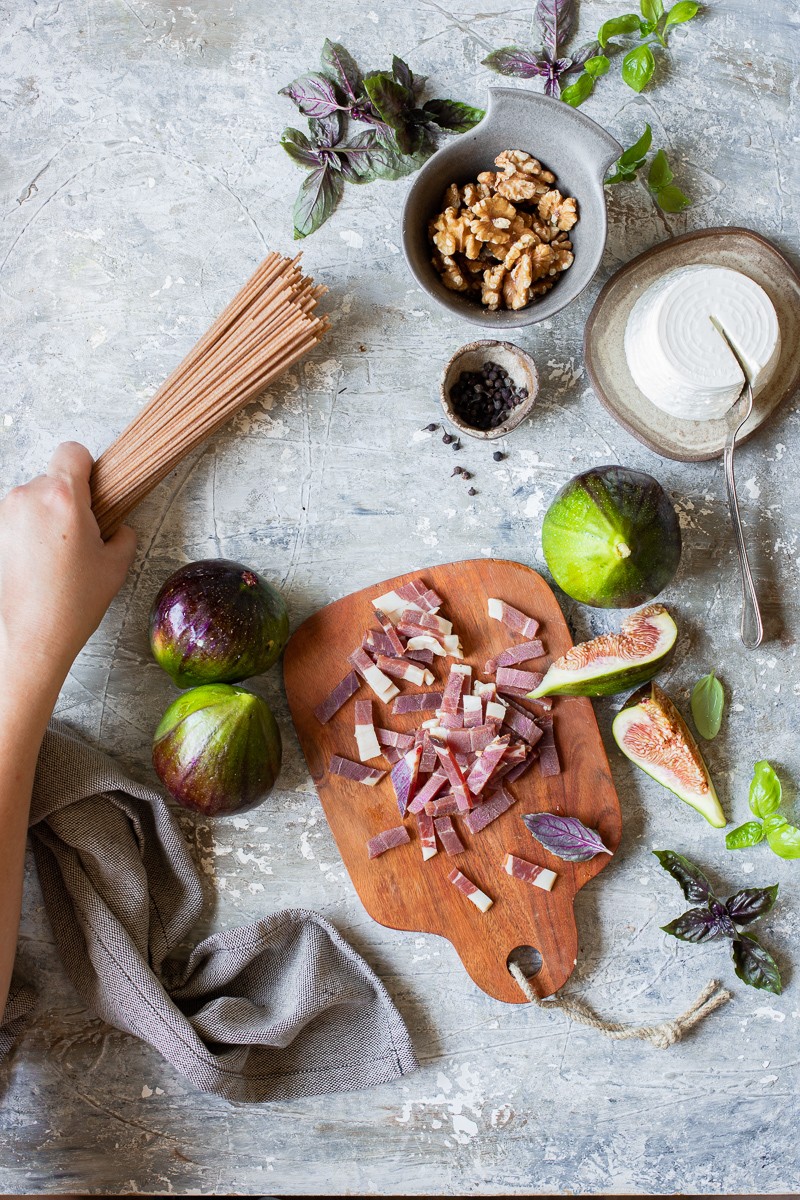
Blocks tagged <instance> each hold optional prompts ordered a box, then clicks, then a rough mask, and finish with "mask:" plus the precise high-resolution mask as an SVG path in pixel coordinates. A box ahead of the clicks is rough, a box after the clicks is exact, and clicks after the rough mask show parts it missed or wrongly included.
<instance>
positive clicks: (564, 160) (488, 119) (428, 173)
mask: <svg viewBox="0 0 800 1200" xmlns="http://www.w3.org/2000/svg"><path fill="white" fill-rule="evenodd" d="M502 150H527V151H528V153H529V154H533V155H534V157H535V158H538V159H540V160H541V162H542V163H543V164H544V166H545V167H547V168H548V170H550V171H552V172H553V173H554V174H555V176H556V180H557V182H556V185H555V186H556V187H557V188H558V189H559V191H561V192H562V193H563V194H564V195H568V196H574V197H575V198H576V200H577V201H578V212H579V214H580V219H579V221H578V223H577V225H575V226H574V228H573V229H572V230H571V231H570V238H571V240H572V244H573V247H574V254H575V261H574V262H573V264H572V266H571V267H570V268H569V270H567V271H565V272H564V273H563V275H562V276H561V278H560V279H559V280H558V282H557V283H556V285H555V287H553V288H552V289H551V290H550V291H549V292H547V294H546V295H544V296H542V297H541V299H539V300H535V301H534V302H533V303H532V304H529V305H528V306H527V308H520V309H517V310H515V311H514V310H510V309H509V310H507V309H503V310H498V311H497V312H489V311H488V310H487V309H486V308H484V307H483V306H482V305H481V304H479V303H478V302H476V301H475V300H472V299H467V298H466V297H464V296H463V295H462V294H461V293H460V292H451V291H449V290H448V288H446V287H445V286H444V284H443V283H442V281H441V279H440V278H439V275H438V273H437V271H436V270H435V268H434V267H433V264H432V263H431V245H430V242H429V241H428V222H429V221H430V219H431V217H433V216H435V215H436V213H438V212H440V211H441V201H442V195H443V193H444V191H445V188H447V187H448V186H449V184H451V183H458V184H464V183H468V182H469V181H470V180H474V179H475V178H477V176H478V174H479V172H481V171H489V170H491V169H492V168H493V166H494V160H495V158H496V156H497V155H498V154H499V153H500V152H501V151H502ZM621 153H622V147H621V146H620V144H619V142H617V141H615V139H614V138H613V137H612V136H611V134H610V133H606V131H605V129H602V128H601V127H600V126H599V125H598V124H596V122H594V121H592V120H591V119H590V118H589V117H586V116H584V115H583V113H581V112H578V111H577V109H574V108H570V106H569V105H568V104H564V103H563V101H561V100H551V99H550V98H549V97H548V96H542V95H541V94H539V93H538V92H530V91H527V90H522V89H521V88H506V87H497V88H490V89H489V103H488V109H487V112H486V116H485V117H484V119H483V120H482V121H481V123H480V124H479V125H476V126H475V128H474V129H472V130H470V132H469V133H462V134H460V135H459V136H458V137H454V138H452V139H451V140H449V141H447V142H446V143H445V145H444V146H442V148H441V150H438V151H437V152H436V154H434V155H433V157H432V158H430V159H429V160H428V162H427V163H426V164H425V166H424V167H423V168H422V169H421V170H420V171H419V173H418V174H417V176H416V179H415V180H414V182H413V184H412V186H411V190H410V191H409V193H408V197H407V199H406V203H405V207H404V208H403V218H402V230H401V237H402V241H403V250H404V253H405V256H406V262H407V263H408V265H409V267H410V268H411V272H412V274H413V275H414V278H415V279H416V280H417V282H418V283H419V285H420V286H421V287H422V288H424V290H425V291H426V292H427V293H428V295H429V296H433V298H434V300H437V301H438V302H439V304H441V305H442V307H443V308H446V309H447V310H448V311H449V312H451V313H453V314H454V315H455V316H458V317H462V318H463V319H464V320H465V321H470V322H472V324H473V325H483V326H484V327H486V328H490V329H493V330H496V331H498V335H500V334H501V331H502V330H505V329H513V328H516V327H518V326H520V325H533V324H535V323H536V322H537V321H543V320H545V319H546V318H547V317H552V316H553V314H554V313H557V312H560V311H561V309H562V308H565V307H566V305H567V304H570V303H571V302H572V301H573V300H574V299H575V297H576V296H579V295H580V293H581V292H582V291H583V289H584V288H585V287H586V285H587V284H588V283H589V282H590V281H591V279H592V277H593V276H594V274H595V272H596V270H597V268H598V267H599V265H600V259H601V258H602V256H603V247H604V246H605V242H606V224H607V223H606V201H605V194H604V189H603V179H604V178H605V175H606V172H607V170H608V168H609V167H610V165H611V163H612V162H614V161H615V160H616V159H617V158H619V156H620V154H621Z"/></svg>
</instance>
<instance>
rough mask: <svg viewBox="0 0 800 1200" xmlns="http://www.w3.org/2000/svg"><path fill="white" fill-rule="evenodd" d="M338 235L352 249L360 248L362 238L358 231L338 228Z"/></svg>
mask: <svg viewBox="0 0 800 1200" xmlns="http://www.w3.org/2000/svg"><path fill="white" fill-rule="evenodd" d="M339 237H340V238H341V239H342V241H343V242H344V243H345V245H346V246H350V248H351V249H352V250H360V249H361V247H362V246H363V245H364V239H363V237H362V236H361V234H360V233H356V231H355V229H340V230H339Z"/></svg>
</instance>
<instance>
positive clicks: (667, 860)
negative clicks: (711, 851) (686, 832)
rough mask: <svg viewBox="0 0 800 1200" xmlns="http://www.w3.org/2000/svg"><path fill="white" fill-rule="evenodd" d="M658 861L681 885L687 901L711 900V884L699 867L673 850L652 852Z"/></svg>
mask: <svg viewBox="0 0 800 1200" xmlns="http://www.w3.org/2000/svg"><path fill="white" fill-rule="evenodd" d="M653 854H655V856H656V858H657V859H658V861H659V862H660V863H661V866H662V867H663V868H664V870H665V871H669V873H670V875H671V876H672V878H673V879H676V880H677V881H678V883H679V884H680V885H681V890H682V891H683V894H684V896H685V897H686V899H687V900H694V901H698V900H712V899H713V894H712V891H711V884H710V883H709V882H708V880H707V879H706V877H705V875H704V874H703V872H702V871H701V870H700V868H699V867H696V866H695V865H694V863H693V862H689V859H688V858H684V857H683V855H682V854H676V852H675V851H674V850H654V851H653Z"/></svg>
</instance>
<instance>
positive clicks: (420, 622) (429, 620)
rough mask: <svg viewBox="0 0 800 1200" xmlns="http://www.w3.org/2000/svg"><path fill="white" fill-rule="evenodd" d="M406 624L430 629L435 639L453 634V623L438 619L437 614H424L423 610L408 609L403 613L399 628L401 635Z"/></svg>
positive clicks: (441, 618) (442, 618)
mask: <svg viewBox="0 0 800 1200" xmlns="http://www.w3.org/2000/svg"><path fill="white" fill-rule="evenodd" d="M405 624H413V625H416V627H417V628H418V629H429V630H430V631H431V633H432V634H433V635H434V637H436V636H438V635H439V634H442V635H445V634H448V633H452V632H453V622H452V621H447V620H445V618H444V617H437V616H436V614H435V613H431V612H423V611H422V609H421V608H414V607H412V608H407V609H406V611H405V612H404V613H403V620H402V621H401V622H400V624H399V626H398V628H399V630H400V632H401V633H402V632H403V625H405Z"/></svg>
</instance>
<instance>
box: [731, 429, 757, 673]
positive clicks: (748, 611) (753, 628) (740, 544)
mask: <svg viewBox="0 0 800 1200" xmlns="http://www.w3.org/2000/svg"><path fill="white" fill-rule="evenodd" d="M737 433H738V430H735V431H734V432H732V433H729V434H728V440H727V441H726V443H725V483H726V484H727V487H728V507H729V508H730V511H731V524H732V525H733V532H734V536H735V538H736V550H737V552H738V554H739V568H740V570H741V573H742V623H741V627H740V635H741V639H742V644H743V645H744V646H745V648H746V649H747V650H755V648H756V646H760V645H761V641H762V639H763V637H764V625H763V622H762V620H761V610H760V608H759V607H758V597H757V595H756V589H755V584H754V583H753V575H752V572H751V570H750V563H749V561H748V558H747V546H746V545H745V541H744V530H743V529H742V518H741V517H740V515H739V502H738V500H737V498H736V478H735V476H734V473H733V450H734V446H735V445H736V434H737Z"/></svg>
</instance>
